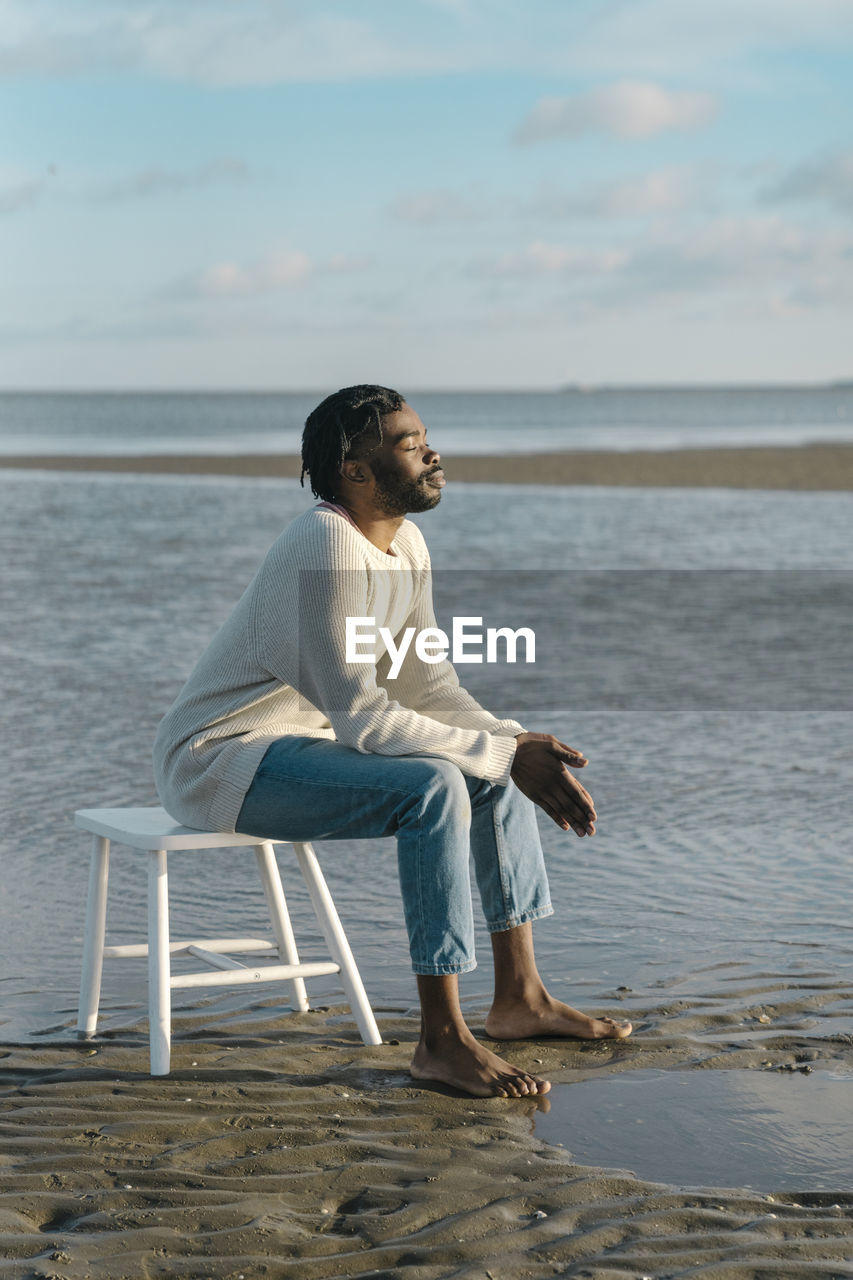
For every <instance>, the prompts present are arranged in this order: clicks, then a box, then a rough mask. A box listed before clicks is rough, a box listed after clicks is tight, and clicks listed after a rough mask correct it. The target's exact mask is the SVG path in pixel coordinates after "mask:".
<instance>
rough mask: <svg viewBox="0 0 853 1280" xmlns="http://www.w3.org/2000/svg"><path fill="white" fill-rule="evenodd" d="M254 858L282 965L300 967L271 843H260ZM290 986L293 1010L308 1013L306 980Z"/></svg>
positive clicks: (295, 979) (298, 980) (294, 982)
mask: <svg viewBox="0 0 853 1280" xmlns="http://www.w3.org/2000/svg"><path fill="white" fill-rule="evenodd" d="M255 857H256V858H257V860H258V871H259V872H260V873H261V883H262V884H263V886H264V896H265V898H266V900H267V907H268V908H269V913H270V920H271V921H272V927H273V933H274V934H275V940H276V945H277V946H278V954H279V956H280V957H281V960H282V963H283V964H299V953H298V951H297V950H296V939H295V937H294V936H293V926H292V924H291V923H290V912H289V911H288V909H287V901H286V899H285V896H284V889H283V888H282V887H281V875H280V873H279V869H278V863H277V862H276V857H275V849H274V848H273V846H272V844H271V843H269V842H265V843H264V844H257V845H255ZM291 987H292V988H293V1006H294V1008H295V1009H297V1010H298V1011H299V1012H300V1013H307V1012H308V1009H309V1008H310V1006H309V1004H308V996H307V994H306V992H305V982H304V979H302V978H292V979H291Z"/></svg>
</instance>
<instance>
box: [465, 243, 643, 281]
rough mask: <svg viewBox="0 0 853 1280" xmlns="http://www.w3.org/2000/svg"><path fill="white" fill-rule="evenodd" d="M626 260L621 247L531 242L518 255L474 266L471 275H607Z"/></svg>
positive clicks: (627, 254) (508, 254)
mask: <svg viewBox="0 0 853 1280" xmlns="http://www.w3.org/2000/svg"><path fill="white" fill-rule="evenodd" d="M629 257H630V253H629V251H628V250H627V249H622V248H617V249H590V248H585V247H572V246H566V245H556V244H548V243H547V242H546V241H544V240H534V241H533V242H532V243H531V244H529V245H528V246H527V247H526V248H525V249H522V250H521V251H520V252H518V253H507V254H502V255H501V256H500V257H498V258H493V259H490V260H488V259H487V260H485V261H482V260H481V261H480V262H478V263H477V264H475V266H474V274H476V275H481V276H488V277H491V278H496V277H501V276H504V277H506V276H527V277H529V276H542V275H551V276H553V275H563V274H567V273H571V274H572V275H593V276H595V275H607V274H610V273H611V272H613V271H617V270H618V269H619V268H620V267H622V266H624V264H625V263H626V262H627V261H628V259H629Z"/></svg>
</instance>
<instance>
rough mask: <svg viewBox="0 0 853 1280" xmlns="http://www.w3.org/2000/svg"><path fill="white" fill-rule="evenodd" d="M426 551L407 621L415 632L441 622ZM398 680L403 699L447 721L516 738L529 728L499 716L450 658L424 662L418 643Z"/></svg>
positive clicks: (436, 718)
mask: <svg viewBox="0 0 853 1280" xmlns="http://www.w3.org/2000/svg"><path fill="white" fill-rule="evenodd" d="M423 554H424V556H425V558H426V566H425V572H424V573H423V574H422V575H421V587H420V590H419V591H418V593H417V596H416V598H415V600H414V602H413V605H412V610H411V612H410V615H409V617H408V618H407V619H406V624H405V625H406V626H407V627H414V628H415V634H417V633H418V632H420V631H423V630H425V629H426V628H428V627H437V626H438V623H437V622H436V619H435V608H434V605H433V599H432V575H431V572H430V562H429V553H428V551H427V550H426V546H425V545H424V546H423ZM396 684H397V691H398V693H399V696H400V699H401V701H403V702H405V704H406V705H407V706H410V707H413V708H414V710H416V711H419V712H421V713H422V714H423V715H428V716H432V717H433V719H435V720H440V721H441V722H442V723H443V724H454V725H458V726H459V727H460V728H465V729H485V730H486V732H487V733H491V734H495V735H497V736H498V737H509V738H512V739H513V740H514V739H515V736H516V734H519V733H524V732H525V730H524V726H523V725H521V724H519V722H518V721H517V720H499V719H498V718H497V717H496V716H494V715H492V713H491V712H490V711H487V710H486V709H485V707H483V706H481V705H480V703H479V702H477V700H476V698H474V697H472V695H471V694H470V693H468V691H467V690H466V689H463V688H462V687H461V685H460V683H459V676H458V675H457V673H456V668H455V667H454V666H453V664H452V662H450V661H449V660H448V659H447V658H443V659H442V660H441V662H436V663H426V662H421V661H420V660H419V659H418V657H417V656H416V655H415V653H414V645H411V646H410V647H409V650H408V652H407V654H406V657H405V659H404V661H403V664H402V667H401V669H400V673H399V675H398V676H397V680H396Z"/></svg>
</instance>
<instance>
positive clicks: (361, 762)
mask: <svg viewBox="0 0 853 1280" xmlns="http://www.w3.org/2000/svg"><path fill="white" fill-rule="evenodd" d="M302 460H303V473H302V474H303V478H304V475H305V473H306V472H307V474H308V476H309V478H310V482H311V489H312V492H313V493H314V495H315V496H316V497H318V498H320V499H321V501H320V503H319V504H318V505H317V506H315V507H313V508H311V509H310V510H309V511H306V512H305V513H304V514H303V515H301V516H299V517H298V518H297V519H296V520H294V521H293V522H292V523H291V524H290V525H289V526H288V527H287V528H286V529H285V530H284V532H283V533H282V534H281V536H280V537H279V538H278V540H277V541H276V542H275V543H274V545H273V546H272V548H271V549H270V551H269V552H268V554H267V557H266V559H265V560H264V562H263V564H262V565H261V567H260V569H259V570H258V573H257V575H256V576H255V578H254V580H253V581H252V583H250V585H249V587H248V588H247V589H246V591H245V593H244V595H243V597H242V599H241V600H240V601H239V603H238V604H237V606H236V608H235V610H234V612H233V613H232V615H231V617H230V618H229V619H228V621H227V622H226V623H225V624H224V626H223V627H222V628H221V630H220V631H219V633H218V634H217V635H216V636H215V638H214V640H213V641H212V643H211V645H210V647H209V648H208V649H207V651H206V652H205V654H203V656H202V657H201V659H200V661H199V663H198V665H197V666H196V669H195V671H194V672H193V674H192V675H191V677H190V679H189V681H188V682H187V684H186V685H185V687H184V689H183V690H182V692H181V694H180V695H179V697H178V699H177V701H176V703H175V704H174V706H173V707H172V708H171V710H170V711H169V712H168V714H167V715H166V717H165V719H164V720H163V722H162V724H161V726H160V729H159V731H158V734H157V741H156V744H155V749H154V762H155V777H156V781H157V787H158V791H159V793H160V798H161V800H162V802H163V804H164V806H165V808H166V809H167V810H168V811H169V813H171V814H172V815H173V816H174V817H175V818H177V819H179V820H180V821H182V822H185V823H187V824H188V825H189V826H197V827H205V828H212V829H215V830H222V831H241V832H245V833H246V834H249V835H258V836H266V837H273V838H274V839H281V840H293V841H299V840H324V839H326V840H333V839H352V838H360V837H379V836H390V835H395V836H396V838H397V850H398V868H399V876H400V885H401V890H402V896H403V906H404V912H405V918H406V926H407V930H408V935H409V947H410V952H411V958H412V967H413V969H414V972H415V973H416V974H417V983H418V993H419V996H420V1001H421V1012H422V1020H421V1038H420V1041H419V1043H418V1046H417V1048H416V1050H415V1054H414V1058H413V1060H412V1064H411V1073H412V1075H413V1076H414V1077H415V1079H419V1080H438V1081H442V1082H444V1083H445V1084H449V1085H452V1086H454V1087H456V1088H458V1089H461V1090H463V1091H464V1092H466V1093H470V1094H475V1095H478V1096H489V1095H495V1094H496V1095H500V1096H503V1097H524V1096H528V1095H535V1094H542V1093H546V1092H547V1091H548V1090H549V1089H550V1084H549V1082H548V1081H547V1080H543V1079H540V1078H539V1077H536V1076H531V1075H529V1074H528V1073H527V1072H524V1071H522V1070H520V1069H519V1068H517V1067H513V1066H511V1065H509V1064H508V1063H507V1062H505V1061H503V1059H501V1058H499V1057H498V1056H497V1055H496V1054H494V1053H492V1052H491V1051H490V1050H488V1049H486V1048H485V1047H484V1046H483V1045H481V1044H479V1043H478V1041H477V1040H475V1038H474V1036H473V1035H472V1034H471V1032H470V1030H469V1029H468V1027H467V1026H466V1024H465V1021H464V1019H463V1017H462V1012H461V1009H460V1005H459V995H458V975H459V974H460V973H465V972H467V971H469V970H470V969H472V968H474V964H475V961H474V945H473V916H472V907H471V898H470V881H469V874H468V864H469V856H470V857H471V858H473V862H474V870H475V875H476V880H477V886H478V890H479V894H480V898H481V901H482V905H483V910H484V914H485V918H486V924H487V927H488V929H489V932H490V935H491V940H492V949H493V954H494V966H495V994H494V1000H493V1004H492V1007H491V1010H490V1012H489V1014H488V1017H487V1018H486V1032H487V1034H488V1035H489V1036H490V1037H493V1038H495V1039H501V1040H512V1039H524V1038H529V1037H533V1036H541V1035H546V1036H555V1035H556V1036H572V1037H580V1038H583V1039H601V1038H621V1037H623V1036H626V1035H629V1034H630V1031H631V1024H630V1023H616V1022H614V1021H613V1020H612V1019H609V1018H601V1019H594V1018H589V1017H587V1016H586V1015H585V1014H582V1013H579V1012H578V1011H577V1010H575V1009H572V1008H570V1007H569V1006H568V1005H565V1004H562V1003H560V1002H559V1001H556V1000H554V999H553V998H552V997H551V996H550V995H549V994H548V992H547V991H546V989H545V987H544V985H543V983H542V980H541V978H540V976H539V974H538V972H537V969H536V962H535V959H534V954H533V939H532V921H533V920H535V919H538V918H540V917H542V916H546V915H550V914H552V910H553V909H552V907H551V903H550V898H549V894H548V883H547V878H546V874H545V867H544V861H543V857H542V848H541V845H540V841H539V833H538V829H537V825H536V815H535V808H534V806H535V805H538V806H539V807H540V808H541V809H543V810H544V812H545V813H546V814H547V815H548V817H549V818H551V819H552V821H554V822H556V823H557V825H558V826H559V827H560V828H561V829H562V830H563V831H569V830H573V831H574V832H575V833H576V834H577V835H578V836H585V835H586V836H591V835H593V834H594V832H595V819H596V814H595V809H594V806H593V802H592V799H591V797H590V796H589V794H588V792H587V791H585V790H584V788H583V787H582V786H581V785H580V784H579V783H578V782H577V781H576V780H575V779H574V778H573V777H572V776H571V774H570V773H569V772H568V769H567V768H566V766H567V765H568V766H571V767H572V768H582V767H583V766H584V765H585V764H586V763H587V761H586V759H585V758H584V757H583V755H582V754H581V753H580V752H579V751H576V750H575V749H574V748H573V747H569V746H567V745H566V744H565V743H562V742H559V741H558V740H557V739H556V738H554V737H552V736H551V735H549V734H538V733H528V732H525V730H524V727H523V726H522V725H521V724H519V723H518V722H517V721H515V720H498V719H496V718H495V717H494V716H493V715H490V714H489V712H488V711H486V710H484V708H482V707H481V706H480V705H479V704H478V703H477V702H476V701H475V700H474V699H473V698H472V697H471V696H470V694H468V693H466V692H465V691H464V690H463V689H461V688H460V686H459V680H458V678H457V676H456V672H455V671H454V669H453V666H452V665H451V663H450V662H448V661H447V660H446V658H445V659H442V660H440V661H437V662H435V661H429V662H427V661H423V660H422V659H421V658H420V657H419V656H418V654H417V652H416V651H414V650H413V649H412V648H411V647H410V648H409V650H407V652H406V654H405V657H404V658H403V660H402V662H401V663H400V662H395V674H394V677H393V678H392V677H391V674H390V672H391V655H390V653H389V651H388V650H389V649H390V648H391V646H390V645H389V646H387V647H386V649H385V651H383V652H382V653H380V654H379V656H378V657H377V658H376V660H375V661H371V662H368V663H365V662H362V661H347V645H346V641H347V619H356V618H359V619H364V618H373V619H375V627H376V629H377V632H378V629H379V628H381V627H384V628H386V634H387V636H389V637H392V638H396V637H399V636H400V634H401V633H402V632H403V631H404V630H405V629H406V628H410V627H414V628H415V634H419V633H420V632H422V631H424V630H426V629H428V628H434V627H435V625H436V623H435V616H434V613H433V606H432V593H431V588H430V578H429V572H430V562H429V553H428V552H427V549H426V544H425V543H424V540H423V537H422V535H421V533H420V530H419V529H418V528H417V526H416V525H415V524H414V523H413V522H412V521H410V520H406V519H405V516H406V514H407V513H408V512H415V511H428V510H430V509H431V508H432V507H435V506H436V505H437V504H438V503H439V501H440V500H441V490H442V487H443V485H444V473H443V471H442V469H441V466H440V458H439V455H438V453H437V452H436V450H435V449H433V448H431V447H430V445H429V444H428V443H427V438H426V429H425V427H424V425H423V423H422V422H421V420H420V418H419V417H418V415H417V414H416V413H415V411H414V410H413V409H412V408H411V406H410V405H408V404H406V402H405V401H404V400H403V398H402V396H400V395H399V394H398V393H397V392H395V391H391V390H389V389H388V388H386V387H376V386H357V387H347V388H345V389H344V390H342V391H338V392H336V393H335V394H334V395H332V396H329V397H328V398H327V399H326V400H324V401H323V402H322V404H320V405H319V406H318V407H317V408H316V409H315V410H314V412H313V413H312V414H310V416H309V417H308V419H307V421H306V424H305V432H304V434H303V439H302ZM395 648H396V649H397V650H398V651H399V649H400V646H395Z"/></svg>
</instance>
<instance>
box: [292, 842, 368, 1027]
mask: <svg viewBox="0 0 853 1280" xmlns="http://www.w3.org/2000/svg"><path fill="white" fill-rule="evenodd" d="M293 847H294V849H295V850H296V857H297V858H298V860H299V866H300V868H301V870H302V874H303V876H304V877H305V883H306V884H307V886H308V892H309V893H310V895H311V902H312V905H313V907H314V914H315V915H316V917H317V922H318V924H319V925H320V928H321V930H322V931H323V937H324V938H325V939H326V946H327V947H328V948H329V954H330V955H331V957H332V959H333V960H334V962H335V964H339V965H340V966H341V981H342V983H343V987H344V991H345V992H346V995H347V999H348V1000H349V1004H350V1008H351V1009H352V1013H353V1017H354V1018H355V1021H356V1025H357V1026H358V1029H359V1031H360V1032H361V1038H362V1040H363V1041H364V1043H365V1044H381V1043H382V1037H381V1035H380V1034H379V1028H378V1027H377V1025H376V1019H375V1018H374V1016H373V1010H372V1009H371V1007H370V1001H369V1000H368V998H367V992H366V991H365V990H364V984H363V983H362V981H361V976H360V974H359V972H358V969H357V968H356V963H355V960H354V959H353V954H352V951H351V950H350V945H349V943H348V942H347V936H346V934H345V933H344V930H343V925H342V924H341V921H340V917H339V916H338V913H337V910H336V908H335V904H334V901H333V899H332V895H331V894H330V893H329V886H328V885H327V884H326V881H325V879H324V877H323V873H322V871H321V870H320V864H319V862H318V861H317V855H316V854H315V852H314V850H313V848H312V846H311V845H310V844H294V846H293Z"/></svg>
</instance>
